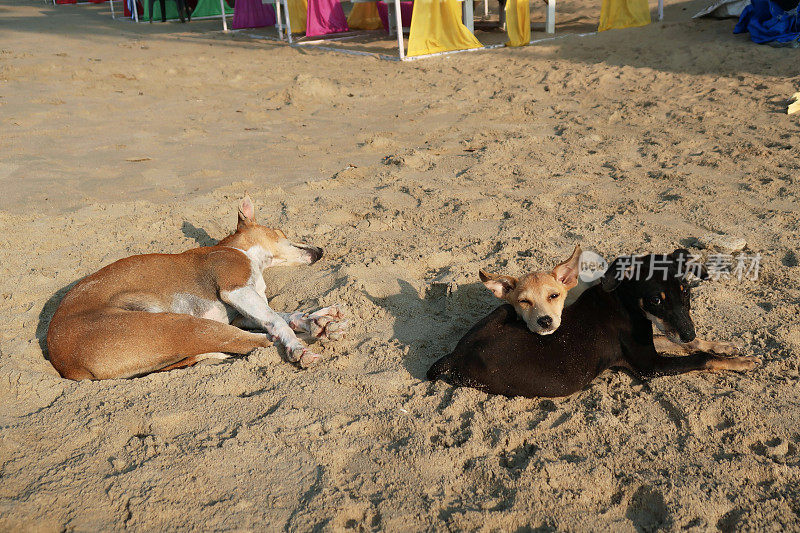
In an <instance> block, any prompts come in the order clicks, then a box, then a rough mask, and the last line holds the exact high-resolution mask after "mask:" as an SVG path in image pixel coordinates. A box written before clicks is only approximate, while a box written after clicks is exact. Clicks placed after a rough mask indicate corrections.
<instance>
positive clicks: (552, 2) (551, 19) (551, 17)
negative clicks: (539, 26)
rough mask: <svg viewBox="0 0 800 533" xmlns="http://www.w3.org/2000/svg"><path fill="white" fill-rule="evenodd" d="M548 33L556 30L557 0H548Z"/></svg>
mask: <svg viewBox="0 0 800 533" xmlns="http://www.w3.org/2000/svg"><path fill="white" fill-rule="evenodd" d="M544 23H545V26H547V27H546V28H545V30H546V31H547V33H555V32H556V0H547V16H546V17H545V21H544Z"/></svg>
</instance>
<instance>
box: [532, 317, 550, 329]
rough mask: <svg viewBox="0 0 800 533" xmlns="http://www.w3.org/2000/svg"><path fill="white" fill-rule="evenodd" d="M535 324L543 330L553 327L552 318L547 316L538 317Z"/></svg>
mask: <svg viewBox="0 0 800 533" xmlns="http://www.w3.org/2000/svg"><path fill="white" fill-rule="evenodd" d="M536 323H537V324H539V325H540V326H542V327H543V328H549V327H550V326H552V325H553V317H551V316H549V315H544V316H540V317H539V318H538V319H537V320H536Z"/></svg>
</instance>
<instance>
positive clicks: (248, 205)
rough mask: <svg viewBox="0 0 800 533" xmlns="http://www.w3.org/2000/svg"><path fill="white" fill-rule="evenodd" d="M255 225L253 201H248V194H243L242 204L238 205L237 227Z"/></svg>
mask: <svg viewBox="0 0 800 533" xmlns="http://www.w3.org/2000/svg"><path fill="white" fill-rule="evenodd" d="M255 223H256V210H255V207H254V206H253V200H251V199H250V195H249V194H245V195H244V198H242V202H241V203H240V204H239V223H238V225H239V226H241V225H243V224H244V225H246V226H249V225H250V224H255Z"/></svg>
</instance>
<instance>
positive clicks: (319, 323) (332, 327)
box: [308, 305, 349, 340]
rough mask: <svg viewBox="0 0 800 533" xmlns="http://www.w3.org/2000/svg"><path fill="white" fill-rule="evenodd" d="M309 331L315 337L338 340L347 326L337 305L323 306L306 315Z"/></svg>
mask: <svg viewBox="0 0 800 533" xmlns="http://www.w3.org/2000/svg"><path fill="white" fill-rule="evenodd" d="M308 320H309V326H310V327H309V333H310V334H311V335H312V336H313V337H314V338H316V339H329V340H338V339H341V338H342V336H343V335H344V332H345V330H346V329H347V327H348V326H349V324H348V322H347V320H345V319H344V314H343V313H342V310H341V308H340V307H339V306H338V305H332V306H330V307H323V308H322V309H320V310H319V311H315V312H313V313H311V314H310V315H308Z"/></svg>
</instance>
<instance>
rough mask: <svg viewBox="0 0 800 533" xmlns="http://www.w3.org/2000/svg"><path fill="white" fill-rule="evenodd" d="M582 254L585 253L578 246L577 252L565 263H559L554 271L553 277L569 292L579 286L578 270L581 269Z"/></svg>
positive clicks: (576, 247)
mask: <svg viewBox="0 0 800 533" xmlns="http://www.w3.org/2000/svg"><path fill="white" fill-rule="evenodd" d="M581 253H583V251H582V250H581V247H580V245H578V244H576V245H575V250H574V251H573V252H572V255H571V256H570V257H569V259H567V260H566V261H564V262H563V263H559V264H558V265H556V267H555V268H554V269H553V276H554V277H555V278H556V280H558V282H559V283H561V284H562V285H564V286H565V287H566V288H567V290H569V289H571V288H572V287H574V286H575V285H577V284H578V269H579V268H580V262H581Z"/></svg>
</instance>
